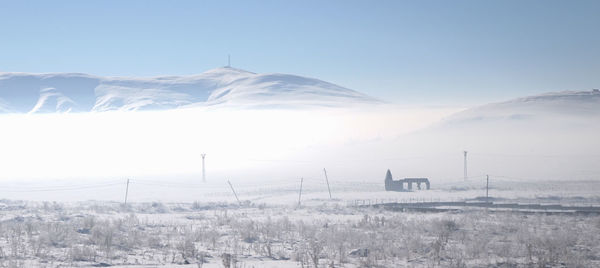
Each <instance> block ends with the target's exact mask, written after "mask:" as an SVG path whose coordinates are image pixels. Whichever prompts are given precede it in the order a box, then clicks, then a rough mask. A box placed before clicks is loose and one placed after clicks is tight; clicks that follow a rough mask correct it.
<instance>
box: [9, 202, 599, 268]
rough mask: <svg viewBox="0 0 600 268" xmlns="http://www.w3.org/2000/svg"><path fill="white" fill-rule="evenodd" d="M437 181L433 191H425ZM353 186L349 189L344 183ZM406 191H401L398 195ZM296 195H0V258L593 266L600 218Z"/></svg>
mask: <svg viewBox="0 0 600 268" xmlns="http://www.w3.org/2000/svg"><path fill="white" fill-rule="evenodd" d="M436 192H437V193H440V191H432V193H436ZM348 194H350V193H348ZM402 194H405V193H396V195H402ZM304 198H305V201H304V203H303V205H301V206H299V207H298V206H297V204H290V205H277V204H269V203H255V202H250V201H247V200H244V201H242V204H241V205H238V204H237V203H236V202H193V203H181V202H180V203H163V202H135V203H131V202H130V203H129V204H127V205H123V204H122V203H121V202H108V201H84V202H68V203H60V202H34V201H9V200H2V201H0V211H1V220H0V230H1V231H2V236H0V257H1V258H0V264H1V265H2V266H5V267H23V266H27V267H89V266H98V267H103V266H114V267H406V266H408V267H473V266H476V267H481V266H493V267H515V266H528V265H533V264H535V265H538V266H540V267H592V266H597V265H600V261H599V259H600V247H599V246H598V243H597V241H599V239H600V237H599V235H600V216H598V215H546V214H522V213H518V212H493V213H492V212H489V213H486V212H485V211H484V210H476V209H474V210H466V211H463V212H460V213H416V212H392V211H386V210H383V209H377V208H373V207H370V208H369V207H354V206H345V205H341V204H340V202H336V201H337V199H336V200H333V201H328V200H326V199H323V198H321V199H318V200H317V199H314V198H311V197H310V194H309V195H307V196H306V197H304Z"/></svg>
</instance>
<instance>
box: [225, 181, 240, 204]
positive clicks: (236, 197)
mask: <svg viewBox="0 0 600 268" xmlns="http://www.w3.org/2000/svg"><path fill="white" fill-rule="evenodd" d="M227 183H229V187H231V191H232V192H233V195H234V196H235V199H236V200H237V201H238V204H240V206H241V205H242V202H240V199H239V198H238V196H237V194H236V193H235V190H234V189H233V185H231V182H230V181H229V180H228V181H227Z"/></svg>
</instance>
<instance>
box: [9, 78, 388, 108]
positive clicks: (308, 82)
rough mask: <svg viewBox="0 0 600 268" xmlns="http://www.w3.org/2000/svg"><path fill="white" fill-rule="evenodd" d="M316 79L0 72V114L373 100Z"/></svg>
mask: <svg viewBox="0 0 600 268" xmlns="http://www.w3.org/2000/svg"><path fill="white" fill-rule="evenodd" d="M377 102H378V101H377V100H375V99H374V98H371V97H369V96H367V95H365V94H362V93H359V92H357V91H354V90H351V89H347V88H344V87H341V86H338V85H335V84H332V83H328V82H325V81H321V80H318V79H313V78H307V77H302V76H296V75H289V74H277V73H273V74H256V73H252V72H248V71H244V70H240V69H235V68H231V67H223V68H217V69H213V70H209V71H207V72H204V73H201V74H198V75H189V76H161V77H152V78H129V77H99V76H92V75H87V74H80V73H53V74H29V73H0V113H48V112H86V111H111V110H162V109H173V108H181V107H190V106H241V107H261V108H268V107H278V108H282V107H297V106H340V105H352V104H358V103H377Z"/></svg>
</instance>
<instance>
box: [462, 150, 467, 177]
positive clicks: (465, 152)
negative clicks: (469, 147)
mask: <svg viewBox="0 0 600 268" xmlns="http://www.w3.org/2000/svg"><path fill="white" fill-rule="evenodd" d="M463 153H464V154H465V181H466V180H467V151H464V152H463Z"/></svg>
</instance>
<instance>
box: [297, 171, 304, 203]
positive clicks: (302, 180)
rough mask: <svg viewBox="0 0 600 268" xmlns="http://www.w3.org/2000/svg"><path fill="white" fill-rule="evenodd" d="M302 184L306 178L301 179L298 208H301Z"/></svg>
mask: <svg viewBox="0 0 600 268" xmlns="http://www.w3.org/2000/svg"><path fill="white" fill-rule="evenodd" d="M302 182H304V178H300V194H298V207H299V206H300V200H302Z"/></svg>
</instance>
